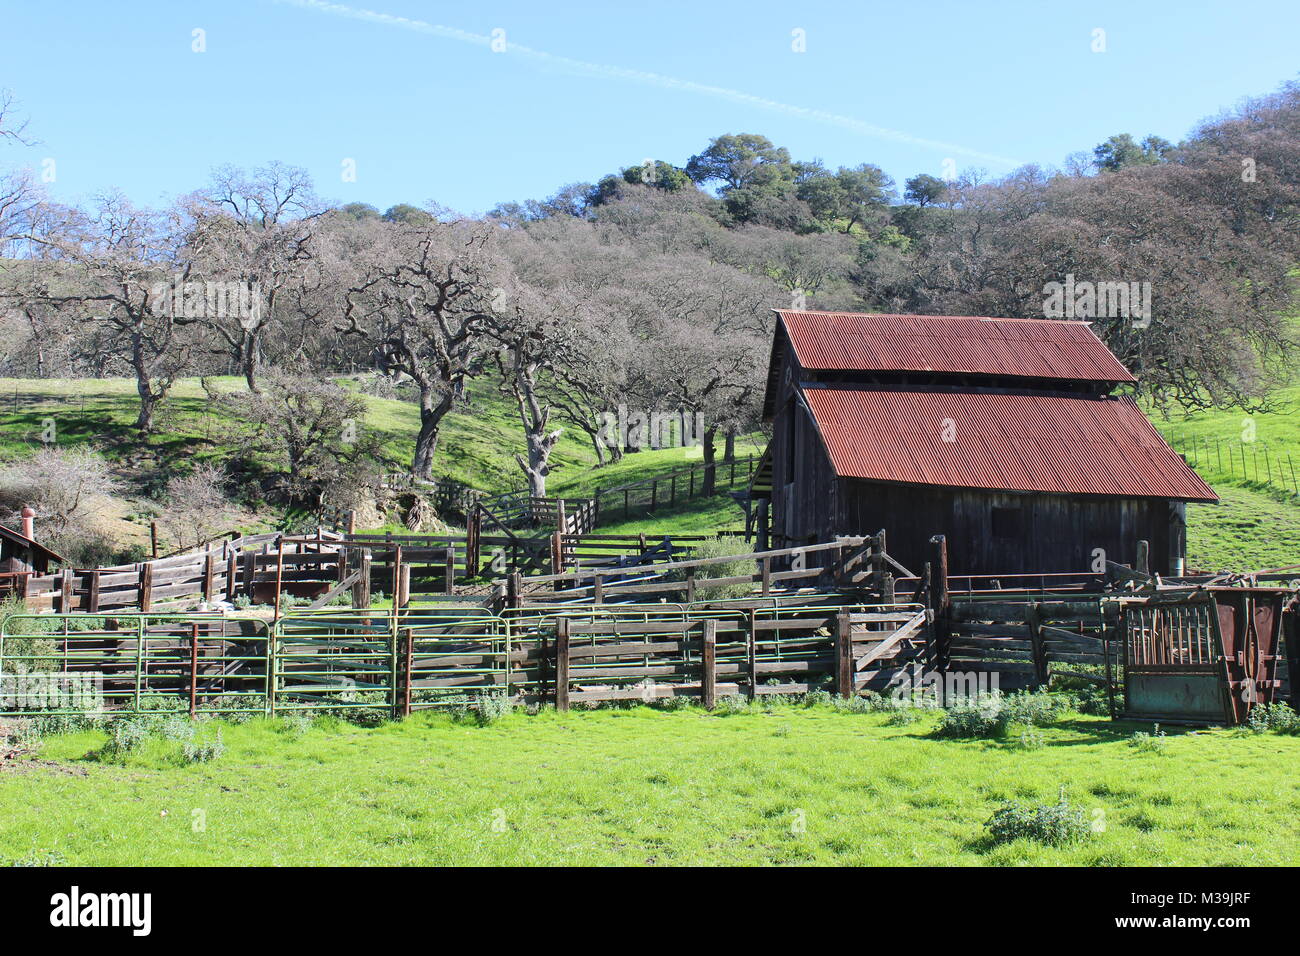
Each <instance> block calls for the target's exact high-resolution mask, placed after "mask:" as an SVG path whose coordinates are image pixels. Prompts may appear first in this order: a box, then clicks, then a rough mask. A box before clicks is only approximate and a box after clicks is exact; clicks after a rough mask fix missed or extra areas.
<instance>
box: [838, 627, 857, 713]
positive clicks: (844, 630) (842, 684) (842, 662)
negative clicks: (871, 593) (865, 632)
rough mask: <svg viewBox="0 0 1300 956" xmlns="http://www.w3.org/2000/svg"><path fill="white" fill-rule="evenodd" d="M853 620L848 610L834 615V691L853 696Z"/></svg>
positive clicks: (841, 694) (840, 694) (841, 695)
mask: <svg viewBox="0 0 1300 956" xmlns="http://www.w3.org/2000/svg"><path fill="white" fill-rule="evenodd" d="M853 679H854V674H853V622H852V618H850V617H849V613H848V611H840V612H839V613H838V614H836V615H835V693H836V694H837V695H839V696H840V697H852V696H853V690H854V688H853Z"/></svg>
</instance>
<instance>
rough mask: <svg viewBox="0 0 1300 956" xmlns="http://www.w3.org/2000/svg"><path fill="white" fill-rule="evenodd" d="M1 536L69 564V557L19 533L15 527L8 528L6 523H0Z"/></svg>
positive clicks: (54, 559)
mask: <svg viewBox="0 0 1300 956" xmlns="http://www.w3.org/2000/svg"><path fill="white" fill-rule="evenodd" d="M0 538H7V539H8V540H10V541H12V542H13V543H14V544H16V545H18V546H19V547H20V548H31V549H32V550H34V551H38V552H40V553H42V554H44V555H45V556H46V557H47V558H48V559H50V560H51V561H58V562H59V563H60V564H67V559H66V558H64V557H63V556H62V555H60V554H58V553H57V552H54V551H51V550H50V549H49V548H47V547H45V545H43V544H41V543H40V542H39V541H33V540H32V539H31V538H28V537H26V536H25V535H22V534H19V533H18V532H17V531H15V530H14V529H13V528H6V527H5V526H4V525H0Z"/></svg>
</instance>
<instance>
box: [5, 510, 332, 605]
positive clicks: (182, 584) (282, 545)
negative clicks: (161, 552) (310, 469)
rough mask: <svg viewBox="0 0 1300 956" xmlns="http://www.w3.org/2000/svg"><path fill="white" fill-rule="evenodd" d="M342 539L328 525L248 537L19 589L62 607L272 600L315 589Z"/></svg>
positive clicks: (37, 580) (27, 597)
mask: <svg viewBox="0 0 1300 956" xmlns="http://www.w3.org/2000/svg"><path fill="white" fill-rule="evenodd" d="M337 540H338V537H337V536H336V535H334V534H333V533H332V532H326V531H323V530H320V531H318V532H317V533H316V534H315V535H314V536H298V537H295V536H289V535H283V534H278V533H271V534H259V535H248V536H245V537H239V538H233V539H230V540H226V541H222V542H220V543H219V544H218V543H209V544H208V545H205V546H204V547H203V548H201V549H200V550H197V551H194V552H191V553H188V554H180V555H174V556H171V557H166V558H156V559H153V560H150V561H141V562H139V563H137V564H125V565H118V566H115V567H106V568H94V569H89V570H77V569H73V568H66V569H64V570H62V571H58V572H55V573H53V574H42V575H29V576H27V577H26V579H25V581H24V582H22V585H21V587H20V588H19V590H18V592H17V593H18V595H19V596H20V597H21V598H22V599H23V600H24V602H25V604H26V606H27V607H28V608H29V609H31V610H37V611H59V612H62V613H67V612H69V611H85V612H89V613H97V612H101V611H130V610H139V611H143V612H148V611H154V610H161V609H165V608H176V609H180V608H184V607H187V606H189V605H191V604H193V603H195V602H196V601H209V602H211V601H223V600H224V601H229V600H234V598H235V597H236V596H238V595H241V594H247V595H250V596H251V597H253V598H254V599H255V600H262V599H265V601H267V602H270V601H271V600H273V599H274V595H275V594H277V593H279V592H281V591H288V592H290V593H303V594H310V593H314V592H315V591H317V590H318V589H319V585H321V584H323V583H325V582H328V581H330V580H331V579H332V578H333V577H336V576H337V574H338V554H337V552H336V550H335V549H334V543H335V542H336V541H337Z"/></svg>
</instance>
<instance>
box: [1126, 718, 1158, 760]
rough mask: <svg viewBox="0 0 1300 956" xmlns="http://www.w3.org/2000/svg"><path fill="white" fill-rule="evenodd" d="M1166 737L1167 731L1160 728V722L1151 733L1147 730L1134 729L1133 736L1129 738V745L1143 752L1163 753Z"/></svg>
mask: <svg viewBox="0 0 1300 956" xmlns="http://www.w3.org/2000/svg"><path fill="white" fill-rule="evenodd" d="M1165 739H1166V738H1165V732H1164V731H1163V730H1161V729H1160V725H1159V724H1156V725H1155V726H1154V727H1153V728H1152V730H1151V733H1147V732H1146V731H1145V730H1137V731H1134V732H1133V736H1131V737H1129V739H1128V745H1129V746H1130V747H1133V748H1135V749H1136V750H1138V751H1140V752H1141V753H1163V752H1164V749H1165Z"/></svg>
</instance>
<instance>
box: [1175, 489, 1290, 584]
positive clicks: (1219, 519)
mask: <svg viewBox="0 0 1300 956" xmlns="http://www.w3.org/2000/svg"><path fill="white" fill-rule="evenodd" d="M1215 487H1216V490H1217V491H1218V493H1219V497H1220V499H1221V501H1220V503H1219V504H1217V505H1189V506H1188V515H1187V561H1188V564H1189V566H1191V567H1198V568H1202V569H1206V570H1211V571H1259V570H1263V569H1265V568H1277V567H1286V566H1289V565H1293V564H1300V506H1297V505H1296V504H1295V503H1293V502H1289V501H1286V500H1283V499H1281V498H1279V497H1278V496H1277V495H1276V494H1274V493H1270V492H1268V491H1260V490H1256V489H1251V488H1245V487H1241V486H1238V485H1231V484H1226V483H1220V484H1217V485H1216V486H1215Z"/></svg>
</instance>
